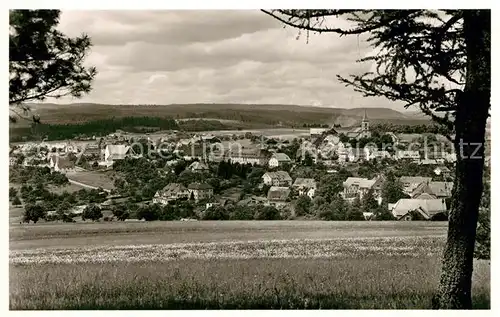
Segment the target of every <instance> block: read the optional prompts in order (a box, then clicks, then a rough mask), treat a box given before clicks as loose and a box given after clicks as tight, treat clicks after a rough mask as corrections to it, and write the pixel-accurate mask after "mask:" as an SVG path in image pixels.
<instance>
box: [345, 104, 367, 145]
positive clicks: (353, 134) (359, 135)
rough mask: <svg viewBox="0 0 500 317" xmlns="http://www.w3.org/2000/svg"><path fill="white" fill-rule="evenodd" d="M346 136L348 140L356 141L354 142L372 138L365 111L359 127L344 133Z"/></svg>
mask: <svg viewBox="0 0 500 317" xmlns="http://www.w3.org/2000/svg"><path fill="white" fill-rule="evenodd" d="M346 136H347V137H348V138H349V139H356V140H359V139H363V138H370V137H371V136H372V134H371V132H370V122H369V121H368V117H367V116H366V110H365V113H364V115H363V120H362V121H361V127H358V128H355V129H352V130H351V131H348V132H347V133H346Z"/></svg>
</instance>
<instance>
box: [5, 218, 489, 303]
mask: <svg viewBox="0 0 500 317" xmlns="http://www.w3.org/2000/svg"><path fill="white" fill-rule="evenodd" d="M445 234H446V223H444V222H442V223H440V222H324V221H193V222H180V221H179V222H112V223H78V224H63V223H56V224H54V223H46V224H37V225H33V224H30V225H28V224H23V225H19V224H15V225H11V227H10V256H9V257H10V307H11V309H92V308H94V309H97V308H98V309H219V308H225V309H237V308H240V309H245V308H262V309H266V308H268V309H270V308H275V309H279V308H284V309H294V308H311V309H314V308H322V309H332V308H337V309H350V308H353V309H357V308H367V309H369V308H386V309H391V308H401V309H406V308H422V309H426V308H431V307H432V298H433V295H434V292H435V290H436V287H437V283H438V281H439V273H440V264H441V263H440V259H441V252H442V248H443V246H444V242H445ZM473 284H474V285H473V298H474V306H475V307H476V308H488V307H489V300H490V296H489V288H490V266H489V261H478V262H476V263H475V271H474V280H473Z"/></svg>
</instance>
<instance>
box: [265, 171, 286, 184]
mask: <svg viewBox="0 0 500 317" xmlns="http://www.w3.org/2000/svg"><path fill="white" fill-rule="evenodd" d="M262 180H263V181H264V184H266V185H269V186H292V178H291V177H290V175H289V174H288V172H285V171H276V172H267V173H265V174H264V175H262Z"/></svg>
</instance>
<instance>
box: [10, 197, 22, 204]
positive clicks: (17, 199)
mask: <svg viewBox="0 0 500 317" xmlns="http://www.w3.org/2000/svg"><path fill="white" fill-rule="evenodd" d="M12 205H13V206H20V205H21V200H20V199H19V197H18V196H15V197H14V199H12Z"/></svg>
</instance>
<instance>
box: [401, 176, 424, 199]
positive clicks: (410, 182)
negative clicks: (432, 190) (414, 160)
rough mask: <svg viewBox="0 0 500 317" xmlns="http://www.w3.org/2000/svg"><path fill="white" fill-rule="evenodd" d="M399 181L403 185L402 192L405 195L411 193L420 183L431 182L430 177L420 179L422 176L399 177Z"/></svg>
mask: <svg viewBox="0 0 500 317" xmlns="http://www.w3.org/2000/svg"><path fill="white" fill-rule="evenodd" d="M399 181H400V182H401V184H402V185H403V192H404V193H405V194H407V195H411V193H412V192H413V191H414V190H415V189H416V188H417V187H418V186H419V185H420V184H422V183H429V182H430V181H432V177H422V176H401V177H400V178H399Z"/></svg>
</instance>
